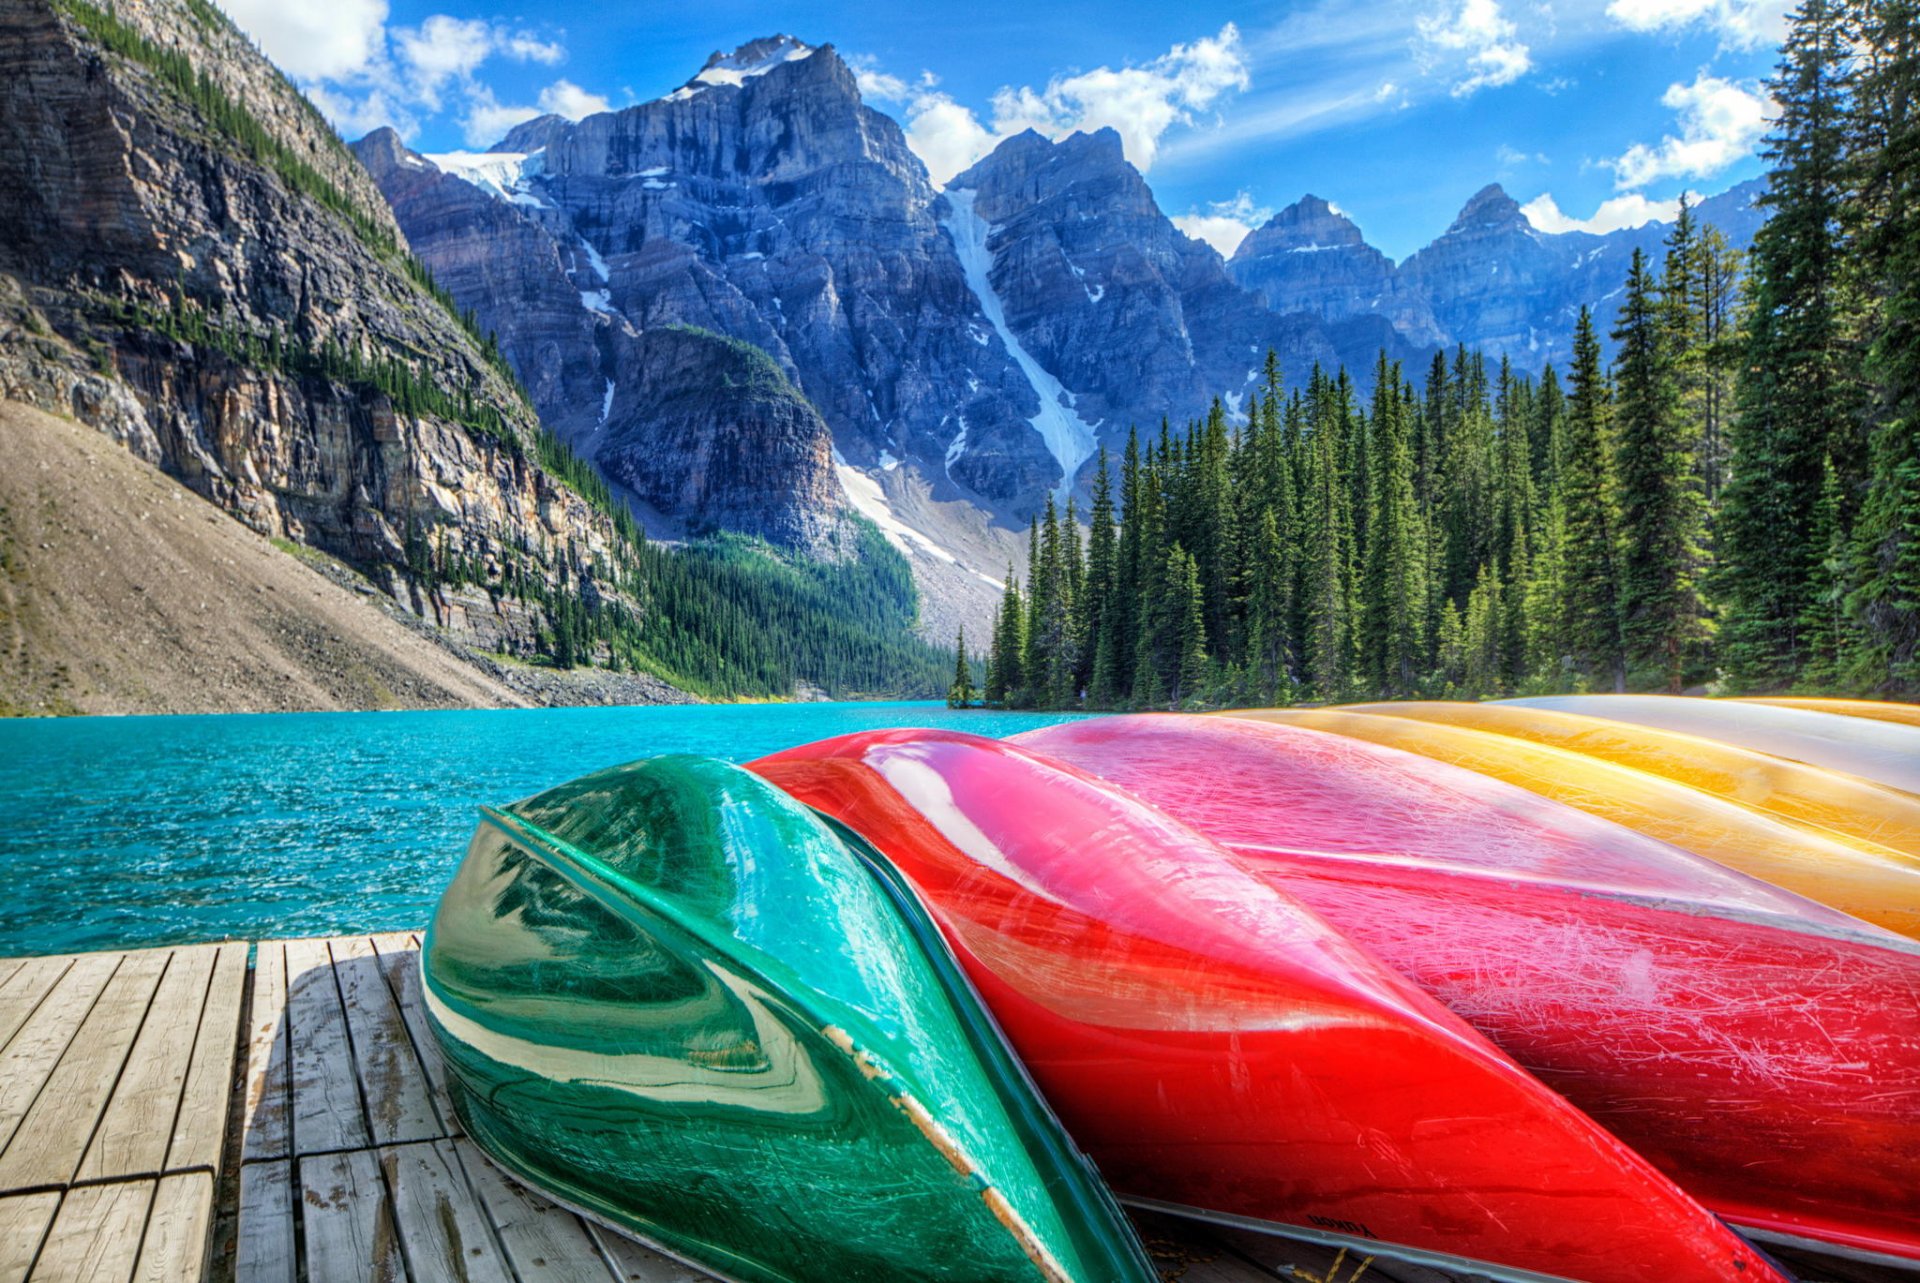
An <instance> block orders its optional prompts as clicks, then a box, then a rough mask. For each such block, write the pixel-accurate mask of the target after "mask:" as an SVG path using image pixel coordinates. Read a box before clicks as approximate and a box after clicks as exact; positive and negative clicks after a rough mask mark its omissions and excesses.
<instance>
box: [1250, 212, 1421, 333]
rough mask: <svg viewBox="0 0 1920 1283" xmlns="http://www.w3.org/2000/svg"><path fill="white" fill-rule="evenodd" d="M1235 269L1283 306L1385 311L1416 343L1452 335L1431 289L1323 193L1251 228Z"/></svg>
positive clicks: (1331, 312) (1326, 313) (1341, 315)
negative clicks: (1422, 287) (1415, 285)
mask: <svg viewBox="0 0 1920 1283" xmlns="http://www.w3.org/2000/svg"><path fill="white" fill-rule="evenodd" d="M1227 270H1228V271H1229V272H1230V273H1232V275H1233V278H1234V279H1235V280H1237V281H1239V282H1240V284H1242V285H1244V286H1246V287H1247V288H1248V289H1250V290H1253V291H1254V292H1255V293H1257V294H1259V295H1260V296H1261V300H1262V301H1263V302H1265V303H1266V304H1267V306H1268V307H1270V308H1273V309H1274V310H1275V311H1302V312H1311V313H1313V314H1314V315H1315V316H1319V317H1321V318H1323V319H1325V320H1328V321H1340V320H1345V319H1347V318H1349V317H1354V316H1365V315H1370V314H1377V315H1380V316H1384V317H1385V318H1386V319H1387V320H1388V321H1389V322H1390V323H1391V324H1392V325H1393V327H1394V328H1395V329H1397V330H1399V331H1400V332H1401V333H1402V334H1403V335H1405V336H1406V337H1407V338H1408V339H1409V340H1410V341H1411V342H1414V343H1417V344H1438V343H1443V342H1445V341H1446V336H1445V334H1444V333H1443V332H1442V330H1441V329H1440V327H1439V324H1438V323H1437V322H1436V321H1435V320H1434V317H1433V309H1432V307H1431V306H1430V305H1429V304H1428V302H1427V299H1426V296H1425V295H1424V294H1422V293H1421V292H1419V291H1418V290H1415V289H1412V288H1410V287H1409V286H1408V284H1407V283H1406V282H1405V281H1404V280H1402V279H1401V278H1400V275H1399V273H1398V271H1397V270H1396V269H1395V267H1394V263H1393V260H1392V259H1390V258H1388V257H1387V256H1386V255H1385V254H1382V253H1381V252H1380V251H1379V250H1377V249H1375V248H1374V247H1373V246H1371V245H1369V244H1367V242H1366V238H1365V237H1363V236H1362V235H1361V234H1360V228H1359V227H1358V226H1357V225H1355V223H1354V221H1353V220H1352V219H1350V218H1348V217H1347V216H1346V215H1345V214H1342V213H1339V212H1337V211H1336V210H1335V209H1334V208H1333V206H1332V205H1330V204H1329V203H1328V202H1326V201H1324V200H1322V199H1320V197H1318V196H1312V195H1308V196H1303V197H1301V198H1300V199H1299V200H1297V201H1295V202H1294V203H1293V204H1291V205H1289V206H1287V207H1286V208H1285V209H1283V210H1281V211H1280V212H1279V213H1278V214H1275V215H1274V216H1273V217H1272V218H1271V219H1270V220H1268V222H1267V223H1266V224H1265V225H1264V226H1261V227H1258V228H1256V229H1254V230H1253V231H1252V232H1249V233H1248V234H1247V237H1246V239H1245V240H1243V241H1241V242H1240V244H1239V247H1238V248H1236V249H1235V250H1234V252H1233V257H1232V258H1231V259H1229V260H1227Z"/></svg>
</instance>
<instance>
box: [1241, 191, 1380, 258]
mask: <svg viewBox="0 0 1920 1283" xmlns="http://www.w3.org/2000/svg"><path fill="white" fill-rule="evenodd" d="M1365 245H1366V238H1365V237H1363V236H1362V235H1361V234H1360V228H1359V226H1358V225H1357V224H1355V223H1354V221H1353V220H1352V219H1350V218H1348V217H1347V216H1346V215H1345V214H1342V213H1340V212H1339V211H1338V210H1336V209H1334V207H1333V206H1332V204H1330V203H1329V202H1327V201H1325V200H1322V199H1321V198H1320V197H1318V196H1315V195H1312V194H1311V193H1309V194H1308V195H1305V196H1302V197H1301V198H1300V199H1299V200H1297V201H1295V202H1294V203H1293V204H1291V205H1289V206H1287V207H1286V208H1285V209H1283V210H1281V211H1280V212H1279V213H1278V214H1275V215H1274V216H1273V217H1272V218H1270V219H1268V220H1267V221H1266V223H1265V224H1263V225H1262V226H1260V227H1258V228H1255V229H1254V230H1253V231H1252V232H1250V233H1249V234H1248V235H1247V237H1246V239H1245V240H1243V241H1241V242H1240V246H1239V248H1238V249H1236V250H1235V251H1234V253H1233V257H1234V259H1235V260H1236V261H1244V260H1250V259H1256V258H1260V257H1263V256H1265V255H1267V254H1278V253H1288V252H1292V251H1295V250H1298V251H1301V252H1311V251H1314V250H1325V249H1344V248H1349V247H1353V248H1358V247H1362V246H1365Z"/></svg>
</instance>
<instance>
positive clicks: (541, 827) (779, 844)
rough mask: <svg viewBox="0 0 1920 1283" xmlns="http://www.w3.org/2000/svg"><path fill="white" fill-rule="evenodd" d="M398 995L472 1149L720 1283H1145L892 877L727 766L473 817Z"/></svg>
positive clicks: (1123, 1239)
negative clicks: (416, 1018) (419, 1008)
mask: <svg viewBox="0 0 1920 1283" xmlns="http://www.w3.org/2000/svg"><path fill="white" fill-rule="evenodd" d="M422 971H423V975H424V978H425V983H426V995H427V1006H428V1012H429V1015H430V1018H431V1020H432V1023H433V1028H434V1032H435V1034H436V1035H437V1037H438V1040H439V1041H440V1043H441V1046H442V1048H443V1050H444V1051H445V1053H446V1059H447V1064H448V1068H449V1071H450V1078H451V1083H452V1088H453V1092H454V1100H455V1103H456V1106H457V1108H458V1109H459V1111H460V1114H461V1117H462V1118H463V1120H464V1121H465V1123H466V1125H467V1127H468V1129H469V1131H470V1133H471V1134H472V1135H473V1137H474V1138H475V1139H476V1140H477V1141H479V1142H480V1143H481V1144H482V1145H483V1146H484V1147H486V1148H487V1150H488V1151H489V1152H490V1153H492V1154H493V1155H494V1156H495V1157H496V1158H498V1159H500V1160H501V1161H502V1162H504V1163H505V1164H506V1165H507V1166H508V1167H510V1168H512V1169H513V1170H514V1171H516V1172H518V1173H519V1174H521V1175H522V1176H523V1177H525V1178H527V1179H528V1180H529V1181H531V1182H532V1183H533V1184H535V1185H537V1186H539V1187H541V1188H544V1189H545V1190H547V1191H548V1192H550V1193H552V1194H554V1195H556V1196H557V1197H559V1198H561V1199H563V1200H564V1201H566V1202H568V1203H571V1204H574V1205H577V1206H580V1207H582V1208H585V1209H587V1210H589V1211H592V1212H595V1213H597V1214H599V1215H601V1216H603V1217H605V1218H607V1219H609V1220H611V1221H614V1222H615V1223H618V1224H620V1225H623V1226H625V1227H627V1228H628V1229H631V1230H633V1231H635V1232H637V1233H639V1234H640V1235H642V1236H643V1237H645V1238H647V1239H649V1240H651V1241H653V1242H655V1243H657V1244H659V1245H660V1246H662V1247H663V1248H665V1249H667V1250H668V1251H671V1252H673V1253H675V1254H676V1255H679V1256H681V1257H683V1258H685V1259H688V1260H691V1261H694V1262H696V1263H698V1264H700V1265H702V1266H703V1267H705V1268H708V1269H710V1270H713V1271H715V1272H717V1273H719V1274H721V1275H723V1276H725V1277H729V1278H735V1279H741V1280H755V1281H756V1283H760V1281H764V1283H775V1281H779V1280H823V1281H827V1283H846V1281H847V1280H883V1279H885V1280H892V1279H899V1278H905V1277H914V1278H925V1279H941V1280H948V1281H950V1283H988V1281H992V1283H1002V1281H1017V1280H1033V1281H1035V1283H1147V1280H1150V1279H1152V1278H1153V1273H1152V1269H1151V1266H1150V1265H1149V1263H1148V1262H1147V1260H1146V1258H1145V1256H1144V1254H1143V1253H1142V1251H1141V1250H1140V1248H1139V1246H1138V1244H1137V1242H1136V1241H1135V1240H1134V1239H1133V1237H1132V1234H1131V1231H1130V1230H1129V1229H1128V1228H1127V1227H1126V1226H1125V1224H1124V1222H1123V1221H1122V1220H1121V1218H1120V1216H1119V1213H1118V1211H1117V1208H1116V1207H1115V1206H1114V1204H1113V1203H1112V1201H1111V1198H1110V1196H1109V1195H1108V1194H1107V1193H1106V1191H1105V1190H1104V1188H1103V1187H1101V1186H1100V1185H1099V1184H1098V1181H1097V1179H1096V1178H1095V1177H1094V1176H1093V1174H1092V1173H1091V1171H1090V1169H1088V1168H1087V1167H1086V1166H1085V1165H1084V1160H1083V1159H1081V1157H1080V1156H1079V1154H1078V1152H1077V1151H1075V1150H1073V1149H1072V1148H1071V1145H1070V1142H1068V1141H1067V1140H1066V1139H1065V1137H1064V1135H1063V1134H1062V1133H1060V1131H1059V1129H1058V1125H1057V1123H1056V1122H1055V1121H1054V1120H1053V1119H1052V1116H1051V1115H1050V1114H1049V1113H1048V1112H1047V1111H1046V1109H1045V1107H1044V1105H1042V1104H1041V1103H1040V1101H1039V1100H1038V1098H1037V1097H1036V1096H1035V1095H1034V1094H1033V1092H1032V1089H1031V1085H1030V1083H1029V1082H1028V1080H1027V1079H1026V1078H1025V1076H1024V1074H1022V1073H1021V1072H1020V1070H1019V1069H1018V1067H1017V1064H1016V1063H1015V1062H1014V1061H1013V1060H1012V1059H1011V1056H1010V1054H1009V1053H1008V1052H1007V1050H1006V1048H1005V1046H1004V1044H1003V1043H1002V1042H1001V1041H1000V1038H999V1035H998V1034H997V1032H996V1031H995V1030H994V1029H993V1026H992V1024H991V1021H990V1020H989V1019H987V1018H986V1017H985V1016H984V1013H983V1012H982V1011H981V1010H980V1009H979V1007H978V1005H977V998H976V997H975V996H974V995H973V993H972V991H971V990H970V989H969V988H968V987H967V986H966V984H965V982H964V979H963V978H962V977H961V975H960V973H959V972H958V969H957V967H956V966H955V964H954V962H953V959H952V956H951V954H949V953H948V952H947V951H946V950H945V948H944V946H943V945H942V944H941V943H940V940H939V936H938V932H937V930H936V929H935V928H934V927H933V926H932V924H931V922H930V920H928V919H927V918H926V916H925V914H924V911H923V910H921V909H920V908H919V906H918V904H917V902H915V901H914V900H913V899H912V897H911V896H910V894H908V893H906V892H905V890H904V888H903V887H902V886H901V885H900V884H899V882H898V879H897V877H895V876H894V875H893V874H891V873H890V872H889V871H886V870H885V869H884V866H877V865H875V864H873V863H871V862H870V857H865V856H862V855H861V854H860V849H859V848H858V845H857V839H855V840H853V843H852V844H850V843H849V841H846V840H843V839H842V838H841V837H839V836H838V835H836V834H835V833H833V832H832V831H831V830H830V829H829V827H828V826H827V825H826V824H825V823H824V822H823V821H821V820H820V819H819V818H818V817H817V816H815V815H814V814H812V813H811V812H809V811H807V810H806V809H805V808H804V807H801V806H798V805H796V804H795V803H794V802H793V801H792V800H791V799H789V798H786V797H784V796H783V795H781V794H780V793H779V792H778V791H777V790H775V789H772V788H769V787H768V786H767V785H766V784H765V783H764V782H762V781H760V780H759V779H757V778H755V777H753V776H752V775H750V774H748V773H746V772H744V771H742V770H740V769H739V768H737V767H732V766H728V765H725V764H722V763H718V762H712V761H707V760H705V759H699V758H684V757H683V758H672V757H669V758H658V759H654V760H653V761H651V762H644V763H640V764H637V765H634V766H630V767H621V768H616V769H614V770H610V771H604V772H600V773H599V774H596V775H593V776H588V777H586V778H585V779H582V780H580V781H576V782H575V783H573V784H570V785H565V786H562V787H561V788H558V789H554V790H551V791H549V792H547V793H543V794H541V795H539V796H537V797H535V798H531V799H529V800H527V801H525V802H522V803H519V804H517V805H515V806H514V807H511V808H509V809H508V810H506V811H504V812H489V813H488V815H487V819H486V821H485V822H484V823H483V824H482V825H481V827H480V830H479V832H478V833H477V834H476V835H475V837H474V841H473V845H472V848H471V850H470V852H469V854H468V857H467V859H466V861H465V863H464V864H463V865H462V866H461V868H460V870H459V872H458V874H457V875H456V877H455V879H454V881H453V884H452V885H451V887H449V889H448V890H447V892H446V894H445V896H444V897H443V899H442V901H441V904H440V907H439V910H438V912H437V914H436V915H435V918H434V921H433V924H432V927H431V929H430V931H429V934H428V937H427V942H426V948H425V951H424V954H423V960H422Z"/></svg>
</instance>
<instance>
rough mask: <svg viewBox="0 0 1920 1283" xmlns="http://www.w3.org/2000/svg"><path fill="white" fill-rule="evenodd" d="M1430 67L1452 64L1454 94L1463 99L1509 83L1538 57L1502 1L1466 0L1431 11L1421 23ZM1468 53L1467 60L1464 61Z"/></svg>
mask: <svg viewBox="0 0 1920 1283" xmlns="http://www.w3.org/2000/svg"><path fill="white" fill-rule="evenodd" d="M1416 29H1417V30H1418V31H1419V38H1420V41H1421V43H1422V44H1423V46H1424V48H1423V49H1422V51H1421V53H1422V57H1423V60H1424V61H1425V62H1426V63H1427V64H1428V65H1429V66H1447V67H1450V68H1452V72H1451V74H1455V75H1460V73H1461V72H1464V73H1465V74H1464V75H1461V78H1460V79H1458V80H1455V81H1454V84H1453V96H1454V97H1456V98H1464V97H1466V96H1468V95H1469V94H1473V93H1477V92H1479V91H1480V90H1482V89H1495V88H1498V87H1499V86H1501V85H1510V84H1512V83H1513V82H1514V81H1516V80H1518V79H1520V77H1522V76H1524V75H1526V74H1527V72H1529V71H1531V70H1532V69H1533V58H1532V55H1531V54H1530V52H1529V51H1528V49H1527V46H1526V45H1524V44H1522V43H1521V42H1520V40H1519V39H1518V32H1517V31H1516V30H1515V28H1514V25H1513V22H1512V21H1511V20H1510V19H1509V18H1508V17H1507V16H1506V15H1505V14H1503V13H1501V12H1500V4H1499V0H1461V3H1460V6H1459V8H1457V9H1455V8H1452V7H1449V8H1447V9H1444V10H1442V11H1441V12H1439V13H1437V14H1429V15H1428V16H1426V17H1424V18H1421V19H1420V20H1419V22H1418V23H1417V24H1416ZM1461 55H1464V60H1462V59H1461V57H1460V56H1461Z"/></svg>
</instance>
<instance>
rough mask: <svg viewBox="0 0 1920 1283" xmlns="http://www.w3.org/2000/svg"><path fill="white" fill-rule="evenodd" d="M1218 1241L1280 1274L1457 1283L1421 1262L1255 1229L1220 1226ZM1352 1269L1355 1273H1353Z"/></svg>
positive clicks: (1373, 1282)
mask: <svg viewBox="0 0 1920 1283" xmlns="http://www.w3.org/2000/svg"><path fill="white" fill-rule="evenodd" d="M1218 1234H1219V1237H1220V1241H1221V1242H1222V1243H1224V1244H1226V1245H1227V1246H1228V1247H1230V1248H1232V1249H1233V1251H1234V1252H1235V1253H1236V1254H1238V1255H1240V1256H1242V1257H1244V1258H1245V1259H1247V1260H1250V1261H1257V1262H1258V1263H1259V1264H1261V1265H1263V1266H1266V1267H1267V1268H1268V1269H1270V1270H1272V1271H1274V1272H1275V1273H1277V1274H1279V1275H1280V1276H1281V1277H1283V1278H1298V1279H1311V1280H1316V1281H1317V1280H1330V1281H1332V1283H1350V1280H1352V1279H1354V1278H1355V1277H1358V1278H1360V1279H1363V1280H1365V1283H1458V1278H1459V1276H1456V1275H1453V1274H1450V1273H1446V1272H1443V1271H1440V1270H1435V1269H1430V1268H1428V1267H1427V1266H1424V1265H1410V1264H1406V1263H1404V1262H1400V1261H1393V1260H1388V1259H1385V1258H1381V1257H1374V1256H1370V1255H1369V1254H1368V1253H1367V1252H1364V1251H1360V1250H1358V1249H1344V1250H1343V1249H1341V1248H1337V1247H1327V1246H1325V1245H1324V1244H1320V1243H1308V1242H1304V1241H1301V1240H1299V1239H1293V1238H1287V1237H1285V1236H1283V1235H1278V1234H1265V1233H1261V1232H1259V1231H1256V1230H1235V1229H1222V1230H1219V1231H1218ZM1355 1271H1358V1272H1359V1273H1358V1274H1357V1275H1356V1273H1355Z"/></svg>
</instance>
